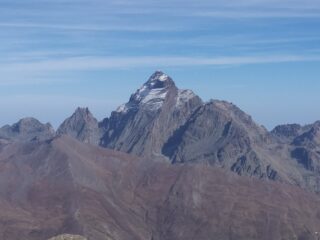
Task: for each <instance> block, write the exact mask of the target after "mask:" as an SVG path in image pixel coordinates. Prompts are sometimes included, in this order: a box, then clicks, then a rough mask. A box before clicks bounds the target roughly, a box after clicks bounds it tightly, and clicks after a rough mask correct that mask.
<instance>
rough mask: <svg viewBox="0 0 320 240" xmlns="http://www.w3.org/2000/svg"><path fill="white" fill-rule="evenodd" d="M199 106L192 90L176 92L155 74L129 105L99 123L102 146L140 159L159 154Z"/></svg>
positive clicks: (161, 75) (198, 101)
mask: <svg viewBox="0 0 320 240" xmlns="http://www.w3.org/2000/svg"><path fill="white" fill-rule="evenodd" d="M201 105H202V101H201V99H200V98H199V97H198V96H196V95H195V94H194V93H193V92H192V91H190V90H179V89H177V87H176V86H175V84H174V82H173V81H172V79H171V78H170V77H169V76H167V75H166V74H164V73H162V72H155V73H154V74H153V75H152V76H151V77H150V79H149V80H148V81H147V82H146V83H145V84H144V85H143V86H142V87H141V88H140V89H138V90H137V91H136V93H135V94H133V95H132V96H131V97H130V100H129V102H128V103H126V104H124V105H122V106H120V107H119V108H118V109H117V110H116V111H114V112H112V114H111V117H110V118H109V119H105V120H104V121H103V122H102V123H101V126H102V127H103V128H104V129H105V134H104V136H103V138H102V141H101V144H102V146H104V147H107V148H112V149H116V150H120V151H123V152H127V153H133V154H136V155H139V156H154V155H160V154H161V148H162V147H163V145H164V143H165V142H166V141H167V139H168V138H169V137H170V136H171V135H172V134H173V132H174V131H175V130H176V129H177V128H179V127H180V126H181V125H183V124H184V123H185V122H186V121H187V119H188V118H189V117H190V115H191V114H192V113H193V112H194V111H195V110H196V109H197V108H198V107H200V106H201Z"/></svg>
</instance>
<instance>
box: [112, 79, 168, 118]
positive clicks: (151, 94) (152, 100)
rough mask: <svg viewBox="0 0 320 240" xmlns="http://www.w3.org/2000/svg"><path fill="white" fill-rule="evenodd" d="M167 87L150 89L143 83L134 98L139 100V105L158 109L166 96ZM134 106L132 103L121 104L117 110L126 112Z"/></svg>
mask: <svg viewBox="0 0 320 240" xmlns="http://www.w3.org/2000/svg"><path fill="white" fill-rule="evenodd" d="M167 93H168V91H167V89H166V88H155V89H152V88H151V89H150V88H148V87H147V86H146V85H143V86H142V87H141V88H140V89H138V90H137V92H136V93H135V94H134V96H133V98H134V100H135V101H137V102H138V104H139V105H143V106H145V107H147V108H148V109H150V110H157V109H159V108H161V106H162V104H163V102H164V100H165V98H166V96H167ZM132 107H134V106H133V105H132V104H130V102H129V103H126V104H122V105H121V106H119V107H118V108H117V110H116V112H118V113H126V112H127V111H128V110H129V109H130V108H132Z"/></svg>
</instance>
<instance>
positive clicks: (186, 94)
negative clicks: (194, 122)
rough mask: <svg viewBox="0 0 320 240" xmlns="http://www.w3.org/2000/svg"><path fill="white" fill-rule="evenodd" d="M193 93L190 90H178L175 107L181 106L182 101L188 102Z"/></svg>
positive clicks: (193, 95)
mask: <svg viewBox="0 0 320 240" xmlns="http://www.w3.org/2000/svg"><path fill="white" fill-rule="evenodd" d="M194 97H195V94H194V93H193V92H192V91H191V90H179V91H178V96H177V101H176V107H181V106H182V105H183V104H184V103H186V102H188V101H189V100H190V99H192V98H194Z"/></svg>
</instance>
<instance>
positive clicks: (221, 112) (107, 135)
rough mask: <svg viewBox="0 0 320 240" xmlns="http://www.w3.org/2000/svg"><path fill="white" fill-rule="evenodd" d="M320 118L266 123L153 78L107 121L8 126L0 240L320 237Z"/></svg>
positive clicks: (81, 118) (82, 117)
mask: <svg viewBox="0 0 320 240" xmlns="http://www.w3.org/2000/svg"><path fill="white" fill-rule="evenodd" d="M319 194H320V122H315V123H314V124H309V125H306V126H300V125H298V124H288V125H279V126H277V127H276V128H275V129H273V130H272V131H268V130H267V129H265V128H264V127H263V126H260V125H259V124H257V123H256V122H254V120H253V119H252V118H251V117H250V116H249V115H248V114H246V113H245V112H243V111H242V110H241V109H239V108H238V107H237V106H236V105H234V104H232V103H229V102H226V101H220V100H210V101H208V102H203V101H202V100H201V98H200V97H198V96H197V95H196V94H195V93H193V92H192V91H191V90H181V89H179V88H178V87H177V86H176V85H175V83H174V81H173V79H172V78H171V77H169V76H168V75H166V74H165V73H163V72H161V71H156V72H155V73H154V74H152V76H151V77H150V78H149V79H148V80H147V82H145V83H144V84H143V85H142V86H141V87H140V88H139V89H138V90H137V91H136V92H134V93H133V94H132V95H131V96H130V98H129V100H128V102H127V103H125V104H123V105H121V106H119V107H118V108H117V109H115V111H113V112H112V113H111V115H110V116H109V117H107V118H105V119H103V120H102V121H98V120H97V119H96V118H95V117H94V116H93V115H92V113H91V112H90V111H89V109H88V108H77V109H76V111H75V112H74V113H73V114H72V115H71V116H70V117H69V118H67V119H66V120H65V121H64V122H63V123H62V124H61V125H60V126H59V128H58V129H57V131H54V130H53V128H52V127H51V125H50V124H49V123H47V124H43V123H40V122H39V121H38V120H36V119H33V118H25V119H22V120H20V121H19V122H18V123H16V124H13V125H11V126H9V125H6V126H4V127H2V128H0V238H1V239H6V240H20V239H26V240H43V239H74V238H75V239H77V238H78V239H88V240H106V239H107V240H109V239H117V240H127V239H132V240H141V239H147V240H180V239H181V240H182V239H184V240H185V239H186V240H191V239H199V240H206V239H213V240H229V239H230V240H231V239H240V240H247V239H252V240H258V239H259V240H260V239H262V240H270V239H275V240H280V239H281V240H292V239H299V240H313V239H316V235H315V233H316V232H319V231H320V197H319Z"/></svg>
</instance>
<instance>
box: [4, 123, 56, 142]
mask: <svg viewBox="0 0 320 240" xmlns="http://www.w3.org/2000/svg"><path fill="white" fill-rule="evenodd" d="M54 135H55V131H54V129H53V127H52V126H51V124H50V123H46V124H43V123H41V122H39V121H38V120H37V119H34V118H23V119H21V120H20V121H19V122H17V123H15V124H13V125H11V126H10V125H6V126H4V127H2V128H0V139H2V142H3V141H31V140H39V141H43V140H47V139H50V138H53V137H54Z"/></svg>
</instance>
